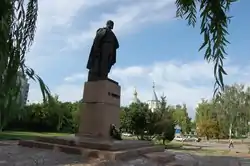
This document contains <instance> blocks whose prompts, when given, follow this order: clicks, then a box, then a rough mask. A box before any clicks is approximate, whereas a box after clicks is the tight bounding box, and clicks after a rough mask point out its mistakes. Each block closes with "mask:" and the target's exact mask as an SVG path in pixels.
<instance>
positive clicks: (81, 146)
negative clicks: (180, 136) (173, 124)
mask: <svg viewBox="0 0 250 166" xmlns="http://www.w3.org/2000/svg"><path fill="white" fill-rule="evenodd" d="M46 140H47V142H46ZM49 140H50V141H49ZM63 140H64V142H63ZM83 140H84V139H83ZM88 143H90V144H91V147H95V148H86V147H88V145H87V144H88ZM126 144H127V148H125V145H126ZM18 145H20V146H24V147H29V148H41V149H50V150H53V151H59V152H64V153H69V154H78V155H82V156H83V157H87V158H99V159H105V160H124V159H127V158H134V157H138V156H140V155H144V154H148V153H153V152H163V151H164V147H163V146H155V145H153V144H151V143H149V142H147V141H145V142H141V141H136V140H133V141H132V140H130V141H129V140H124V141H112V142H109V141H108V142H106V144H105V142H104V141H103V142H102V141H100V142H99V144H96V145H94V142H91V141H89V142H86V141H85V142H84V143H83V142H81V141H79V142H72V140H71V142H69V139H62V138H59V139H58V138H57V139H56V138H55V137H52V138H50V137H44V138H42V137H39V138H38V139H37V140H20V141H19V143H18ZM100 145H101V146H100ZM98 146H100V149H98ZM105 148H106V150H104V149H105ZM108 149H111V150H108Z"/></svg>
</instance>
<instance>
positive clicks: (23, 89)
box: [17, 72, 29, 106]
mask: <svg viewBox="0 0 250 166" xmlns="http://www.w3.org/2000/svg"><path fill="white" fill-rule="evenodd" d="M17 84H20V93H19V96H18V98H17V101H18V103H20V104H21V106H24V105H26V103H27V99H28V93H29V83H28V79H27V78H26V76H25V75H23V73H22V72H19V73H18V77H17Z"/></svg>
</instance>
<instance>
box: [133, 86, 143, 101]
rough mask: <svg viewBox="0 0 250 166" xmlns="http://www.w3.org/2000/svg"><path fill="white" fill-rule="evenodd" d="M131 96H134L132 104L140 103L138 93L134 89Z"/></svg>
mask: <svg viewBox="0 0 250 166" xmlns="http://www.w3.org/2000/svg"><path fill="white" fill-rule="evenodd" d="M133 95H134V97H133V100H132V103H140V102H141V101H140V100H139V98H138V93H137V91H136V88H135V89H134V94H133Z"/></svg>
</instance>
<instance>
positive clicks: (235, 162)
mask: <svg viewBox="0 0 250 166" xmlns="http://www.w3.org/2000/svg"><path fill="white" fill-rule="evenodd" d="M97 162H98V161H97ZM99 162H102V161H99ZM94 163H96V162H94ZM94 163H93V162H90V161H87V160H86V159H84V158H83V157H81V156H79V155H69V154H65V153H60V152H53V151H51V150H42V149H35V148H25V147H19V146H17V145H10V146H0V166H95V164H94ZM241 163H242V165H241V166H249V163H250V161H249V160H248V159H243V158H242V159H241ZM176 164H179V165H178V166H217V165H218V166H240V165H239V158H235V157H215V156H211V157H210V156H209V157H207V156H205V157H204V156H196V155H191V154H186V153H179V152H176V161H175V162H174V163H169V164H168V165H169V166H177V165H176ZM105 165H108V166H158V165H159V164H156V163H153V162H152V161H149V160H147V159H145V158H138V159H135V160H130V161H125V162H119V163H117V162H116V163H106V164H105ZM96 166H97V165H96Z"/></svg>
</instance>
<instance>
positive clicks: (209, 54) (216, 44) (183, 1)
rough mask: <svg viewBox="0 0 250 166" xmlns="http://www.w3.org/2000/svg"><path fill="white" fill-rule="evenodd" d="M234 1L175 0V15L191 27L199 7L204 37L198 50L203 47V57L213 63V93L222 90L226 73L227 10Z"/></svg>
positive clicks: (228, 21) (228, 18)
mask: <svg viewBox="0 0 250 166" xmlns="http://www.w3.org/2000/svg"><path fill="white" fill-rule="evenodd" d="M235 1H237V0H218V1H215V0H214V1H213V0H176V2H175V3H176V6H177V12H176V15H177V17H181V18H185V19H186V20H187V21H188V24H189V25H192V26H193V27H194V26H195V24H196V17H197V9H199V13H200V16H199V17H200V20H201V22H200V23H201V25H200V29H201V31H200V33H201V35H203V37H204V40H203V43H202V45H201V47H200V49H199V51H200V50H203V49H205V55H204V58H205V59H206V60H207V61H208V62H210V61H212V62H213V64H214V76H215V85H214V87H215V91H214V94H215V95H216V94H220V89H221V90H224V83H223V75H226V74H227V73H226V71H225V70H224V65H223V60H224V59H225V55H227V53H226V46H227V44H228V43H229V41H228V40H227V35H228V34H229V33H228V24H229V23H230V19H231V17H229V16H228V12H229V10H230V7H231V4H232V3H233V2H235ZM198 5H199V8H198ZM217 92H218V93H217Z"/></svg>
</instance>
